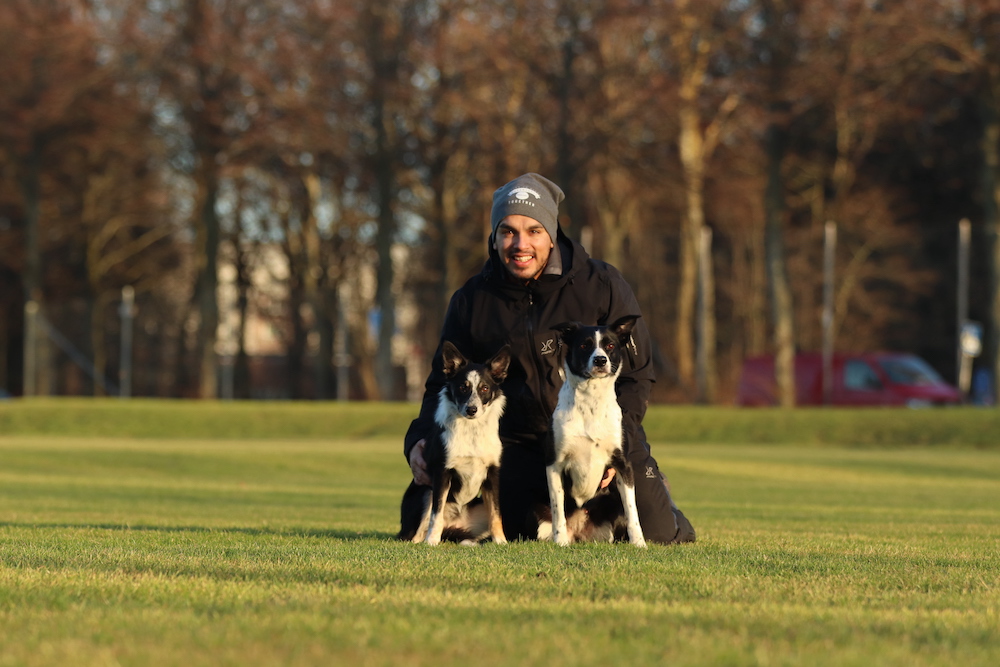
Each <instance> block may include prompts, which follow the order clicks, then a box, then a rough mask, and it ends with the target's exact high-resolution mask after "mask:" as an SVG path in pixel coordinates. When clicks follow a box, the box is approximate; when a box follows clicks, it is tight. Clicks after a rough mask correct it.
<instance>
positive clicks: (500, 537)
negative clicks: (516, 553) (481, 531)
mask: <svg viewBox="0 0 1000 667" xmlns="http://www.w3.org/2000/svg"><path fill="white" fill-rule="evenodd" d="M493 544H507V538H506V537H504V536H503V535H494V536H493Z"/></svg>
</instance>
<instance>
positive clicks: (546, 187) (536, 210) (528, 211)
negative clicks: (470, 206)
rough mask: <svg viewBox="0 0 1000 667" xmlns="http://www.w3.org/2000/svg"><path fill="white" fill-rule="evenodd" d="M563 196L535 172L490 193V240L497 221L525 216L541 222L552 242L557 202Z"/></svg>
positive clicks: (556, 224) (548, 181)
mask: <svg viewBox="0 0 1000 667" xmlns="http://www.w3.org/2000/svg"><path fill="white" fill-rule="evenodd" d="M565 197H566V195H564V194H563V191H562V190H561V189H559V186H558V185H556V184H555V183H553V182H552V181H550V180H549V179H547V178H545V177H544V176H541V175H539V174H534V173H531V174H524V175H523V176H518V177H517V178H515V179H514V180H513V181H511V182H510V183H508V184H507V185H504V186H502V187H499V188H497V191H496V192H494V193H493V211H492V212H491V214H490V225H491V226H492V228H493V231H492V233H491V238H492V236H493V235H495V234H496V231H497V226H498V225H499V224H500V221H501V220H503V219H504V218H506V217H507V216H508V215H526V216H528V217H529V218H534V219H535V220H537V221H538V222H540V223H542V227H545V231H547V232H548V233H549V238H551V239H552V242H553V243H555V241H556V230H557V229H558V228H559V225H558V222H557V219H558V217H559V202H561V201H562V200H563V199H565Z"/></svg>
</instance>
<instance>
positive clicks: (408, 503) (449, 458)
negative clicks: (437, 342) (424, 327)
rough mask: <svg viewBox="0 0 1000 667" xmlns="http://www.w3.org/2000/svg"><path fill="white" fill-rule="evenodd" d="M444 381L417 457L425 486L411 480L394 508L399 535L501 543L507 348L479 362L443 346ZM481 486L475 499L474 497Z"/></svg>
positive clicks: (414, 538) (446, 344) (449, 345)
mask: <svg viewBox="0 0 1000 667" xmlns="http://www.w3.org/2000/svg"><path fill="white" fill-rule="evenodd" d="M441 352H442V356H443V359H444V374H445V377H446V378H447V382H446V383H445V385H444V386H443V387H442V388H441V391H440V393H439V394H438V406H437V412H436V413H435V415H434V420H435V422H437V425H438V430H437V431H436V432H435V433H434V434H433V435H432V436H431V437H428V438H427V443H426V445H425V446H424V460H425V461H426V462H427V472H428V474H429V475H430V476H431V480H432V486H431V488H430V489H428V488H427V487H426V486H418V485H417V484H416V483H415V482H410V486H409V488H408V489H407V490H406V493H405V494H403V503H402V507H401V509H400V531H399V535H398V536H397V537H398V538H399V539H401V540H410V541H412V542H426V543H427V544H439V543H440V542H441V540H442V539H446V540H450V541H455V542H466V543H477V542H479V541H480V540H484V539H486V537H488V536H492V537H493V541H494V542H496V543H498V544H504V543H506V542H507V540H506V538H505V537H504V533H503V525H502V524H501V521H500V508H499V502H498V498H499V487H500V485H499V476H500V453H501V448H502V447H501V444H500V432H499V430H500V416H501V415H502V414H503V409H504V404H505V403H506V399H505V398H504V395H503V392H502V391H501V390H500V384H501V383H502V382H503V381H504V379H505V378H506V377H507V367H508V366H509V365H510V347H509V346H507V345H505V346H504V347H503V348H501V349H500V351H499V352H497V353H496V354H495V355H494V356H493V357H492V358H491V359H490V360H489V361H487V362H486V363H484V364H476V363H471V362H470V361H469V360H468V359H466V358H465V356H463V355H462V353H461V352H459V351H458V348H457V347H455V345H453V344H452V343H451V341H445V342H444V345H443V347H442V350H441ZM480 491H482V499H481V500H480V499H479V498H478V496H479V494H480Z"/></svg>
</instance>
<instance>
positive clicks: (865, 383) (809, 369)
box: [736, 352, 962, 407]
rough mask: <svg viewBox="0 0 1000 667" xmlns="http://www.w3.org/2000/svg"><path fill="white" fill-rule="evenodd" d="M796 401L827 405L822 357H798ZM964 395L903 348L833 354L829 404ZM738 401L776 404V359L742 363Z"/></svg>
mask: <svg viewBox="0 0 1000 667" xmlns="http://www.w3.org/2000/svg"><path fill="white" fill-rule="evenodd" d="M795 395H796V398H795V402H796V405H823V355H821V354H820V353H818V352H804V353H799V354H797V355H796V356H795ZM961 402H962V393H961V392H960V391H959V390H958V389H956V388H955V387H954V386H952V385H950V384H948V383H947V382H945V381H944V379H942V378H941V376H940V375H939V374H938V373H937V371H935V370H934V369H933V368H932V367H931V365H930V364H928V363H927V362H926V361H924V360H923V359H921V358H920V357H918V356H916V355H915V354H907V353H900V352H869V353H864V354H847V353H838V354H835V355H834V356H833V386H832V387H831V395H830V405H854V406H876V405H907V406H910V407H922V406H929V405H952V404H958V403H961ZM736 403H737V405H746V406H761V405H777V403H778V400H777V389H776V385H775V380H774V357H773V356H771V355H766V356H760V357H751V358H749V359H747V360H746V361H745V362H744V363H743V374H742V376H741V377H740V384H739V387H738V389H737V394H736Z"/></svg>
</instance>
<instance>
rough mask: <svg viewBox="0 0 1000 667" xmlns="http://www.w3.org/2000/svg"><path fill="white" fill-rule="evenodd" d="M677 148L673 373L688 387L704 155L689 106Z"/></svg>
mask: <svg viewBox="0 0 1000 667" xmlns="http://www.w3.org/2000/svg"><path fill="white" fill-rule="evenodd" d="M680 125H681V127H680V138H679V147H680V155H681V166H682V167H683V170H684V205H685V207H684V216H683V222H682V226H681V239H680V240H681V243H680V274H679V276H678V281H679V284H678V287H677V331H676V334H675V336H676V341H675V345H676V350H677V374H678V375H679V376H680V379H681V382H682V383H683V384H684V385H686V386H688V387H690V386H693V385H694V384H695V358H696V350H695V340H694V330H695V304H696V301H697V298H698V246H699V236H700V234H701V228H702V226H703V225H704V223H705V212H704V206H703V196H704V187H705V185H704V153H703V148H704V146H703V142H702V135H701V127H700V125H701V119H700V117H699V116H698V113H697V111H696V110H695V109H693V107H692V106H691V105H690V104H685V105H684V106H683V108H682V109H681V111H680Z"/></svg>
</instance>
